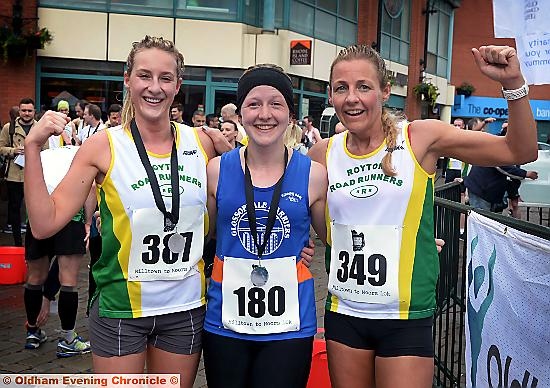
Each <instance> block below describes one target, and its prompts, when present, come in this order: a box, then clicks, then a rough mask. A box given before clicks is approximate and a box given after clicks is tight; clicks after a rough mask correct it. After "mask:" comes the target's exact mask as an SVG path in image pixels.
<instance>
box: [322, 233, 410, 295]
mask: <svg viewBox="0 0 550 388" xmlns="http://www.w3.org/2000/svg"><path fill="white" fill-rule="evenodd" d="M399 238H400V233H399V229H398V227H397V226H389V225H376V226H370V225H368V226H367V225H356V226H352V225H340V224H332V248H331V262H330V274H329V284H328V288H329V291H330V293H331V294H333V295H336V296H337V297H339V298H342V299H346V300H351V301H355V302H362V303H379V304H393V303H396V302H397V301H398V300H399V282H398V280H399Z"/></svg>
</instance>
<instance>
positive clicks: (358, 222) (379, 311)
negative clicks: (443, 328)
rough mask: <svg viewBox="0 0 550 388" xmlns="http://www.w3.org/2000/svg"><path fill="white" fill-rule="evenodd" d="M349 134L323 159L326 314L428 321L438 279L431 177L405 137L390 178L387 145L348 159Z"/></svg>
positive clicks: (335, 141)
mask: <svg viewBox="0 0 550 388" xmlns="http://www.w3.org/2000/svg"><path fill="white" fill-rule="evenodd" d="M403 132H404V133H405V134H407V133H408V126H406V127H405V128H404V129H403ZM347 133H348V132H347V131H346V132H343V133H340V134H337V135H335V136H333V137H332V138H331V140H330V141H329V145H328V149H327V154H326V162H327V169H328V180H329V188H328V195H327V229H328V231H329V233H328V238H327V250H326V265H327V270H329V272H330V273H329V292H328V297H327V302H326V308H327V309H328V310H330V311H334V312H338V313H342V314H346V315H351V316H355V317H360V318H372V319H415V318H425V317H429V316H431V315H433V313H434V309H435V287H436V281H437V278H438V274H439V260H438V255H437V250H436V247H435V242H434V222H433V211H434V210H433V195H434V189H433V180H434V175H433V174H428V173H427V172H426V171H425V170H424V169H423V168H422V167H421V166H420V164H419V163H418V161H417V160H416V158H415V156H414V154H413V152H412V149H411V145H410V141H409V139H408V136H404V134H403V133H399V134H398V137H397V141H396V146H395V149H394V150H393V152H392V163H393V166H394V168H395V170H396V171H397V175H395V176H388V175H386V174H384V172H383V171H382V166H381V162H382V158H383V157H384V155H385V154H386V144H385V143H383V144H381V145H380V147H378V149H376V150H374V151H373V152H371V153H370V154H368V155H361V156H357V155H352V154H351V153H350V152H349V151H348V150H347V148H346V138H347Z"/></svg>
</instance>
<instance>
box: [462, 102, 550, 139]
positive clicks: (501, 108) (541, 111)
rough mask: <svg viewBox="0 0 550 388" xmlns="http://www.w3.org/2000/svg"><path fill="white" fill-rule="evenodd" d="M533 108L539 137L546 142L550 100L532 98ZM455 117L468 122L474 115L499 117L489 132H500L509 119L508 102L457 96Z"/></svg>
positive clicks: (549, 132)
mask: <svg viewBox="0 0 550 388" xmlns="http://www.w3.org/2000/svg"><path fill="white" fill-rule="evenodd" d="M530 104H531V109H532V110H533V116H534V117H535V120H536V122H537V130H538V139H539V141H542V142H545V141H546V140H547V139H548V136H549V135H550V100H531V101H530ZM452 115H453V119H454V118H458V117H461V118H463V119H465V121H466V122H467V121H468V119H470V118H473V117H480V118H487V117H494V118H495V119H497V121H495V122H494V123H492V124H490V125H489V127H488V132H490V133H493V134H498V133H500V129H501V126H502V123H503V122H504V121H505V120H508V104H507V103H506V100H505V99H503V98H495V97H475V96H470V97H464V96H456V97H455V104H454V107H453V113H452Z"/></svg>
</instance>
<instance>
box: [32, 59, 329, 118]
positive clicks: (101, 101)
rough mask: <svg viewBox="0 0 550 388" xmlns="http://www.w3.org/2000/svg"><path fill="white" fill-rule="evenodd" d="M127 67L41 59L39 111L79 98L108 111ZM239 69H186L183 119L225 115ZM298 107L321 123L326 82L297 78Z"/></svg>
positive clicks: (121, 92)
mask: <svg viewBox="0 0 550 388" xmlns="http://www.w3.org/2000/svg"><path fill="white" fill-rule="evenodd" d="M123 73H124V63H122V62H105V61H89V60H75V59H60V58H47V57H41V58H39V61H38V72H37V91H38V93H37V96H38V98H37V106H39V107H40V108H41V109H42V110H47V109H55V107H56V105H57V102H58V101H59V100H61V99H63V100H67V101H68V102H69V104H70V106H71V110H73V109H74V104H75V102H76V101H78V100H80V99H85V100H87V101H88V102H91V103H94V104H96V105H98V106H99V107H100V108H101V110H102V111H103V112H106V111H107V109H108V108H109V105H110V104H113V103H119V104H122V100H123V95H124V81H123ZM241 74H242V70H239V69H223V68H207V67H194V66H187V67H186V68H185V75H184V81H183V85H182V86H181V89H180V92H179V94H178V95H177V96H176V98H175V101H176V102H180V103H181V104H183V106H184V120H185V121H186V122H189V123H190V122H191V116H192V114H193V112H194V111H195V110H197V108H198V107H199V106H202V107H203V108H204V110H205V113H207V114H208V113H215V114H218V115H219V114H220V109H221V107H222V106H224V105H225V104H228V103H231V102H232V103H234V102H235V100H236V91H237V82H238V80H239V77H240V76H241ZM292 84H293V88H294V106H295V109H296V112H298V115H299V116H300V117H303V116H305V115H311V116H313V117H314V119H315V122H316V123H318V122H319V120H320V118H321V113H322V112H323V109H324V108H325V106H326V105H327V93H326V90H327V85H328V83H327V82H324V81H319V80H312V79H308V78H303V77H297V76H292Z"/></svg>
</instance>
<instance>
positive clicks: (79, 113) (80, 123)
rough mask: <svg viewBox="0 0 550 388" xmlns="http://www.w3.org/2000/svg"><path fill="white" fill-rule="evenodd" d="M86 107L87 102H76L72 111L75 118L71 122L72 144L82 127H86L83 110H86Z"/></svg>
mask: <svg viewBox="0 0 550 388" xmlns="http://www.w3.org/2000/svg"><path fill="white" fill-rule="evenodd" d="M86 105H88V101H86V100H78V101H77V102H76V103H75V104H74V111H75V113H76V118H75V119H74V120H73V121H72V124H73V132H72V135H71V138H72V139H73V142H74V139H75V138H76V137H78V134H79V133H81V132H82V131H83V129H84V127H85V126H86V125H87V124H86V123H85V121H84V109H85V108H86ZM73 145H74V143H73Z"/></svg>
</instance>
